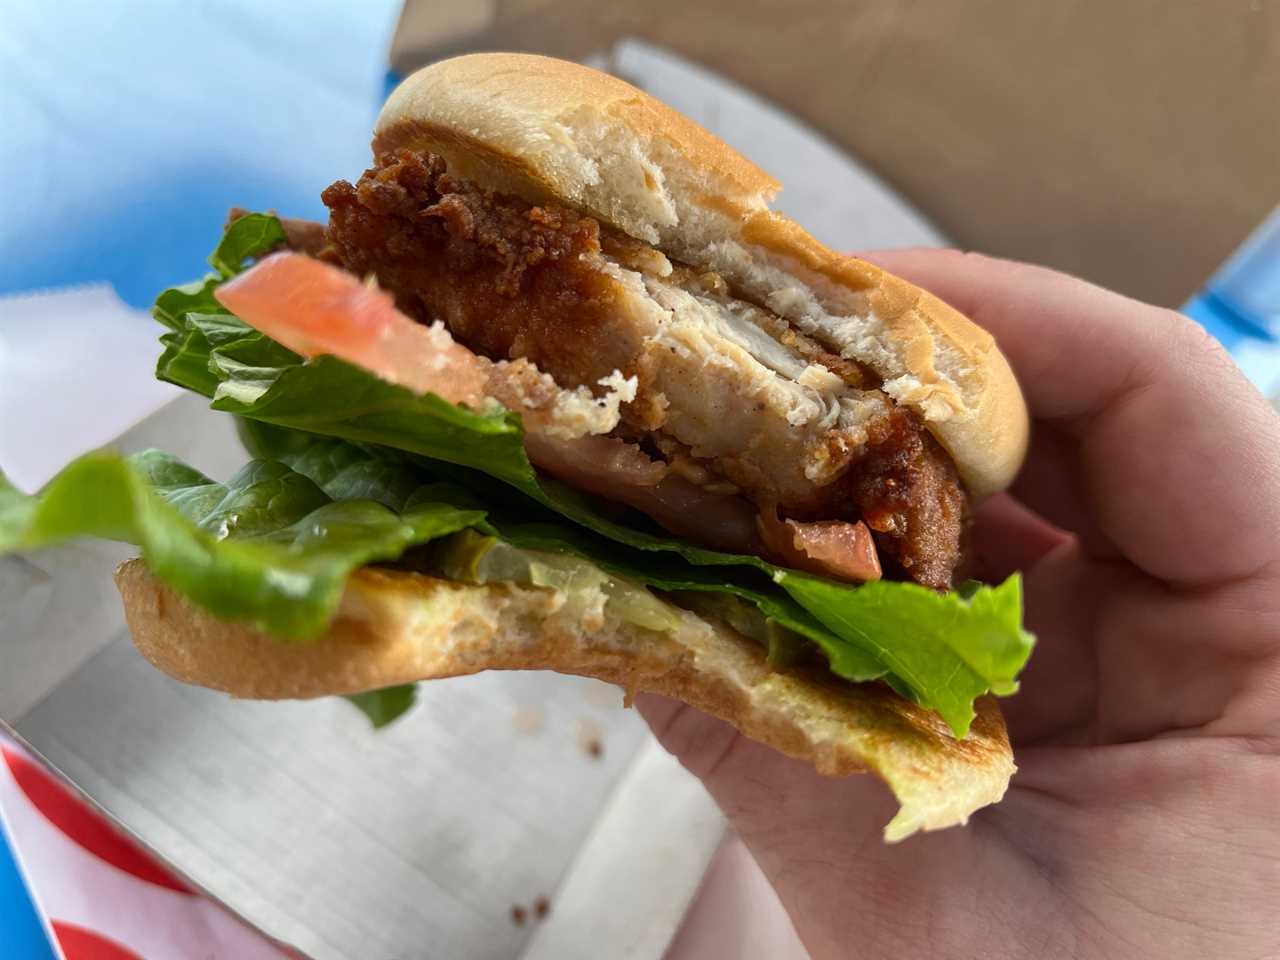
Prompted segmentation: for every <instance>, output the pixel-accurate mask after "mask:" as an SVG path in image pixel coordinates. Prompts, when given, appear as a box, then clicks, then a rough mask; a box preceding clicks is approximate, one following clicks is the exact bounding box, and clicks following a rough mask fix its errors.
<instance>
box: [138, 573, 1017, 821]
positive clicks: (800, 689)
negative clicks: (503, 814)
mask: <svg viewBox="0 0 1280 960" xmlns="http://www.w3.org/2000/svg"><path fill="white" fill-rule="evenodd" d="M116 583H117V586H118V587H119V590H120V594H121V596H122V597H123V599H124V606H125V615H126V619H127V620H128V623H129V628H130V630H131V631H132V633H133V638H134V643H135V644H136V645H137V647H138V649H139V650H140V651H141V652H142V654H143V656H145V657H146V658H147V659H148V660H150V661H151V662H152V663H153V664H155V665H156V666H157V667H159V668H160V669H161V670H163V671H164V672H165V673H168V674H170V675H171V676H174V677H176V678H177V679H179V680H182V681H184V682H187V683H194V684H199V685H201V686H206V687H212V688H214V689H217V690H223V691H226V692H228V693H231V694H233V695H235V696H240V697H250V698H256V699H281V698H298V697H318V696H326V695H330V694H339V693H356V692H360V691H364V690H373V689H378V688H381V687H387V686H392V685H395V684H400V683H409V682H412V681H416V680H427V679H438V678H444V677H455V676H461V675H465V674H472V673H478V672H480V671H482V670H528V669H542V670H554V671H557V672H560V673H572V674H579V675H582V676H589V677H597V678H599V679H601V680H606V681H608V682H610V683H616V684H619V685H620V686H622V687H624V688H625V689H626V691H627V694H628V697H630V696H631V695H634V694H635V693H638V692H654V693H661V694H665V695H667V696H672V697H677V698H679V699H681V700H683V701H685V702H686V703H689V704H691V705H693V706H695V707H697V708H698V709H700V710H703V711H705V712H707V713H709V714H711V715H713V716H717V717H720V718H722V719H724V720H727V721H728V722H729V723H732V724H733V725H734V726H735V727H737V729H738V730H740V731H741V732H742V733H743V734H745V735H746V736H748V737H750V738H752V739H755V740H759V741H761V742H763V743H766V744H768V745H769V746H771V747H774V748H775V749H777V750H780V751H782V752H783V753H785V754H788V755H789V756H792V757H795V758H797V759H800V760H803V761H806V762H808V763H811V764H813V765H814V767H815V768H816V769H817V770H818V772H819V773H822V774H826V775H828V776H843V775H846V774H851V773H858V772H864V771H871V772H874V773H876V774H877V775H879V776H880V777H881V778H882V779H883V780H885V781H886V783H888V785H889V787H890V789H892V790H893V792H894V794H895V796H896V797H897V798H898V802H899V803H900V805H901V810H900V811H899V813H898V815H897V816H896V817H895V818H894V819H893V821H892V822H891V823H890V824H889V825H888V826H887V827H886V829H885V836H886V839H888V840H897V839H901V838H902V837H905V836H907V835H909V834H911V833H913V832H915V831H916V830H933V829H939V828H942V827H946V826H951V825H953V824H956V823H963V822H964V821H965V820H966V819H967V818H968V816H969V815H970V814H971V813H972V812H973V811H975V810H977V809H978V808H980V807H983V806H986V805H987V804H990V803H995V802H996V801H998V800H999V799H1000V798H1001V797H1002V796H1003V795H1004V792H1005V789H1006V787H1007V785H1008V782H1009V778H1010V777H1011V776H1012V774H1013V772H1014V765H1013V758H1012V753H1011V751H1010V748H1009V740H1008V737H1007V735H1006V732H1005V727H1004V721H1003V719H1002V717H1001V715H1000V711H999V708H998V707H997V706H996V705H995V703H994V701H991V700H989V699H984V700H983V701H980V702H979V704H978V718H977V720H976V721H975V722H974V725H973V729H972V731H971V733H970V734H969V736H968V737H967V738H966V739H964V740H959V741H958V740H956V739H954V738H953V737H952V736H951V734H950V732H949V730H948V729H947V727H946V725H945V724H943V723H942V721H941V720H940V719H939V718H938V717H937V715H936V714H934V713H933V712H932V711H928V710H924V709H921V708H920V707H917V706H915V705H914V704H912V703H909V702H908V701H906V700H904V699H903V698H901V697H899V696H897V695H896V694H894V693H893V692H892V691H890V690H888V688H886V687H883V686H881V685H879V684H858V685H852V684H845V683H834V682H829V681H828V680H827V679H826V678H823V677H816V676H810V675H807V674H803V673H795V672H781V671H775V670H772V669H771V668H770V667H769V666H768V665H767V663H766V662H765V658H764V655H763V652H762V651H761V649H760V648H759V646H758V645H756V644H754V643H752V642H751V641H749V640H746V639H744V638H742V637H741V636H740V635H738V634H736V633H734V632H733V631H732V630H729V629H728V628H726V627H723V626H719V625H716V624H712V623H709V622H707V621H705V620H702V619H700V618H698V617H696V616H694V615H693V614H692V613H688V612H687V611H678V612H679V615H680V619H681V625H680V627H679V628H678V629H676V630H673V631H671V632H669V633H655V632H653V631H649V630H644V629H641V628H638V627H635V626H632V625H630V624H628V623H626V622H623V621H620V620H617V619H616V618H612V617H610V616H609V615H608V614H607V612H606V611H605V608H604V606H603V604H600V605H598V606H593V605H592V604H590V603H588V604H586V605H585V606H584V605H583V604H581V603H571V602H568V601H567V598H566V596H565V595H563V594H561V593H559V592H557V591H554V590H549V589H543V588H534V587H519V586H514V585H509V584H502V585H490V586H472V585H467V584H460V583H455V582H450V581H444V580H440V579H436V578H433V577H429V576H425V575H423V574H417V573H409V572H402V571H393V570H382V569H375V568H366V569H363V570H360V571H358V572H357V573H355V574H354V575H353V576H352V577H351V579H350V581H349V582H348V584H347V589H346V593H345V594H344V596H343V600H342V604H341V607H340V610H339V613H338V616H337V618H336V620H335V621H334V623H333V625H332V627H331V628H330V630H329V632H328V633H327V634H325V635H324V636H323V637H322V638H320V639H319V640H317V641H314V642H308V643H290V642H286V641H281V640H277V639H273V638H271V637H268V636H266V635H264V634H262V633H260V632H257V631H255V630H253V629H250V628H248V627H245V626H243V625H236V624H230V623H227V622H224V621H221V620H218V619H216V618H215V617H213V616H212V615H211V614H208V613H206V612H205V611H203V610H201V609H199V608H197V607H195V606H194V605H192V604H191V603H189V602H188V601H187V600H185V599H183V598H182V597H180V596H179V595H177V594H176V593H174V592H173V591H172V590H170V589H169V588H168V587H166V586H164V585H163V584H161V583H160V582H159V581H158V580H156V579H155V577H153V576H152V574H151V572H150V571H149V570H148V568H147V566H146V564H145V563H144V562H143V561H141V560H133V561H130V562H128V563H125V564H123V565H122V566H121V567H120V568H119V570H118V571H117V572H116ZM673 609H675V608H673Z"/></svg>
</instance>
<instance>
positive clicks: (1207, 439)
mask: <svg viewBox="0 0 1280 960" xmlns="http://www.w3.org/2000/svg"><path fill="white" fill-rule="evenodd" d="M867 259H869V260H872V261H873V262H875V263H878V264H880V265H881V266H883V267H885V268H886V269H888V270H890V271H891V272H894V273H898V274H901V275H902V276H904V277H906V278H907V279H910V280H912V281H913V282H915V283H918V284H919V285H921V286H923V287H925V288H926V289H928V290H931V291H934V292H935V293H936V295H937V296H939V297H941V298H942V299H944V300H946V301H948V302H949V303H951V304H952V305H954V306H955V307H956V308H957V309H959V310H961V311H962V312H964V313H967V314H968V315H969V316H970V317H972V318H973V319H974V321H975V322H977V323H978V324H979V325H981V326H983V327H985V328H986V329H987V330H988V331H990V332H991V333H992V334H993V335H994V336H995V338H996V341H997V343H998V344H999V345H1000V348H1001V350H1002V351H1003V352H1004V353H1005V355H1006V356H1007V357H1008V358H1009V361H1010V363H1011V364H1012V366H1013V368H1014V370H1015V372H1016V373H1017V374H1018V377H1019V380H1020V382H1021V384H1022V388H1023V391H1024V393H1025V395H1026V398H1027V403H1028V406H1029V408H1030V410H1031V414H1032V416H1033V417H1034V418H1036V419H1037V420H1049V421H1052V422H1054V423H1056V424H1057V425H1058V426H1059V428H1060V429H1061V430H1063V431H1064V432H1065V433H1066V434H1067V435H1069V436H1071V437H1072V438H1074V440H1075V441H1076V443H1077V444H1078V454H1079V467H1078V478H1079V494H1080V499H1081V502H1082V503H1084V504H1085V506H1086V508H1087V510H1088V511H1089V512H1090V514H1091V515H1092V516H1093V517H1094V518H1095V520H1096V523H1097V526H1098V529H1099V530H1101V532H1102V533H1103V534H1104V535H1105V536H1106V537H1107V539H1109V540H1110V541H1111V542H1113V543H1114V544H1115V545H1116V547H1117V548H1118V549H1120V550H1121V551H1122V552H1123V553H1124V555H1125V556H1126V557H1128V558H1129V559H1130V560H1131V561H1132V562H1134V563H1135V564H1137V565H1138V566H1139V567H1140V568H1142V569H1143V570H1145V571H1146V572H1148V573H1150V574H1152V575H1153V576H1156V577H1159V578H1160V579H1162V580H1166V581H1168V582H1170V583H1173V584H1176V585H1181V586H1204V585H1209V584H1214V583H1221V582H1224V581H1228V580H1233V579H1236V578H1240V577H1246V576H1249V575H1251V574H1254V573H1256V572H1258V571H1260V570H1262V569H1263V568H1268V569H1270V570H1273V571H1274V570H1275V569H1276V568H1277V567H1280V563H1278V562H1277V556H1278V555H1280V538H1277V537H1276V536H1275V530H1277V529H1280V418H1277V417H1276V415H1275V412H1274V411H1273V410H1272V409H1271V408H1270V406H1269V405H1268V404H1267V403H1266V401H1265V400H1263V399H1262V397H1261V395H1260V394H1259V393H1258V392H1257V390H1256V389H1254V388H1253V387H1252V386H1250V385H1249V383H1248V382H1247V381H1246V380H1245V379H1244V377H1243V375H1242V374H1241V373H1240V372H1239V370H1238V369H1237V368H1236V367H1235V365H1234V364H1233V363H1232V362H1231V360H1230V358H1229V357H1227V355H1226V353H1225V352H1224V351H1223V350H1222V349H1221V347H1220V346H1218V345H1217V344H1216V343H1215V342H1214V341H1212V339H1211V338H1210V337H1209V336H1208V335H1207V334H1206V333H1205V332H1204V331H1203V329H1202V328H1200V327H1199V326H1198V325H1196V324H1195V323H1193V322H1192V321H1190V320H1188V319H1186V318H1185V317H1182V316H1180V315H1178V314H1176V313H1173V312H1172V311H1168V310H1162V309H1159V308H1156V307H1151V306H1148V305H1145V304H1142V303H1139V302H1137V301H1134V300H1130V299H1128V298H1127V297H1123V296H1120V295H1119V294H1115V293H1110V292H1108V291H1106V290H1103V289H1101V288H1099V287H1095V286H1093V285H1092V284H1089V283H1085V282H1084V281H1082V280H1078V279H1075V278H1073V277H1069V276H1066V275H1064V274H1059V273H1055V272H1053V271H1051V270H1046V269H1043V268H1039V267H1032V266H1027V265H1025V264H1017V263H1012V262H1008V261H1002V260H993V259H990V258H987V257H982V256H979V255H975V254H964V253H959V252H956V251H944V250H907V251H893V252H889V253H876V254H871V255H868V257H867Z"/></svg>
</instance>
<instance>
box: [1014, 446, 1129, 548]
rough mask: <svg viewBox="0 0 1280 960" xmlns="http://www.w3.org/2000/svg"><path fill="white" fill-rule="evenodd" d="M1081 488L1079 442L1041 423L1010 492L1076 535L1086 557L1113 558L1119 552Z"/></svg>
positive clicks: (1057, 525)
mask: <svg viewBox="0 0 1280 960" xmlns="http://www.w3.org/2000/svg"><path fill="white" fill-rule="evenodd" d="M1083 490H1084V484H1083V482H1082V480H1081V477H1080V451H1079V444H1078V443H1077V442H1076V440H1075V439H1074V438H1073V437H1070V436H1068V435H1066V434H1064V433H1063V432H1062V431H1060V430H1058V429H1057V428H1056V427H1054V425H1053V424H1051V423H1048V422H1041V423H1040V424H1038V425H1037V426H1036V428H1035V429H1034V430H1033V431H1032V435H1031V445H1030V448H1029V449H1028V450H1027V459H1026V462H1025V463H1024V464H1023V467H1022V470H1021V471H1020V472H1019V474H1018V476H1017V478H1016V479H1015V480H1014V482H1013V486H1012V487H1011V488H1010V492H1011V493H1012V494H1013V495H1014V496H1015V497H1017V498H1018V500H1020V501H1021V502H1022V503H1024V504H1026V505H1027V507H1029V508H1030V509H1032V510H1034V511H1035V512H1036V513H1037V514H1039V515H1040V516H1042V517H1044V518H1045V520H1047V521H1048V522H1050V523H1051V524H1053V525H1054V526H1056V527H1059V528H1060V529H1062V530H1069V531H1071V532H1072V533H1073V534H1075V535H1076V537H1077V538H1078V539H1079V540H1080V543H1081V546H1082V548H1083V549H1084V551H1085V553H1086V554H1088V555H1089V556H1091V557H1094V558H1099V559H1109V558H1114V557H1116V556H1117V555H1118V554H1119V551H1118V550H1117V548H1116V545H1115V544H1114V543H1112V542H1111V540H1110V538H1108V537H1107V535H1106V534H1105V533H1103V532H1102V530H1101V528H1100V527H1099V526H1098V521H1097V519H1096V517H1095V512H1094V510H1093V509H1092V508H1091V507H1090V506H1089V504H1088V503H1087V502H1086V501H1085V496H1084V492H1083Z"/></svg>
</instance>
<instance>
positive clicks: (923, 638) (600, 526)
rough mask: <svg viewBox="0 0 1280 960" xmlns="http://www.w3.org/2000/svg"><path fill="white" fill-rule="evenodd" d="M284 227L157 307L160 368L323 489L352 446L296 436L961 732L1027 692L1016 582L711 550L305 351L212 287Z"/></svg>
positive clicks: (251, 236) (418, 401)
mask: <svg viewBox="0 0 1280 960" xmlns="http://www.w3.org/2000/svg"><path fill="white" fill-rule="evenodd" d="M273 224H274V226H273ZM282 236H283V231H282V230H281V229H280V228H279V225H278V223H276V222H275V220H274V218H272V217H266V216H263V215H261V214H255V215H251V216H248V217H244V218H242V219H241V220H238V221H237V222H236V223H235V224H233V225H232V226H231V227H230V228H229V229H228V231H227V232H226V235H225V236H224V238H223V240H222V242H221V243H220V244H219V248H218V250H217V251H215V253H214V255H213V256H212V257H211V258H210V262H211V263H212V264H213V265H214V267H215V269H216V270H217V271H218V274H217V275H210V276H209V277H206V278H204V279H203V280H201V281H199V282H197V283H195V284H188V285H186V286H184V287H178V288H174V289H172V290H167V291H165V292H164V293H163V294H161V296H160V297H159V298H158V299H157V302H156V307H155V314H156V317H157V319H158V320H159V321H160V322H161V323H162V324H164V325H165V326H166V328H167V330H166V332H165V334H164V335H163V336H162V338H161V340H162V343H163V344H164V351H163V353H162V355H161V358H160V361H159V363H158V365H157V375H158V376H159V377H161V378H162V379H165V380H169V381H170V382H173V383H177V384H179V385H180V386H183V387H186V388H187V389H190V390H194V391H196V392H199V393H202V394H204V395H205V396H207V397H209V398H210V399H211V401H212V406H213V408H214V409H217V410H223V411H226V412H228V413H232V414H235V415H236V416H238V417H240V418H242V422H243V423H244V424H245V425H246V426H245V429H244V431H243V432H244V433H246V434H248V435H251V436H250V445H251V449H252V444H253V443H258V444H259V445H260V446H261V447H264V448H269V449H268V450H266V451H265V452H266V455H268V456H274V457H276V458H277V459H282V460H284V461H285V462H288V463H290V464H291V465H292V466H293V467H294V469H298V470H301V471H302V472H304V473H307V475H308V476H310V477H311V479H312V480H313V482H315V483H316V484H317V485H318V486H320V487H321V488H326V481H325V479H324V478H323V477H322V476H320V474H318V473H315V471H314V470H313V469H312V468H311V467H309V466H307V463H308V461H306V460H304V459H299V458H302V457H304V456H307V455H308V453H307V451H308V450H310V453H309V456H310V457H312V458H314V459H316V460H323V458H324V457H333V456H338V457H339V458H341V457H350V456H353V454H351V453H343V454H338V453H336V452H335V451H336V449H337V448H335V447H323V446H320V447H315V448H314V449H312V448H311V447H310V446H309V444H308V443H307V441H306V440H305V438H300V434H299V433H298V432H301V433H302V434H312V435H317V436H320V437H327V438H331V439H336V440H341V441H346V442H347V445H348V446H350V447H351V449H353V450H356V451H362V452H363V454H372V455H374V458H375V459H380V460H383V461H385V462H387V463H389V464H392V465H393V466H394V468H395V469H396V470H400V471H409V475H413V476H417V477H418V478H419V479H421V478H422V476H423V475H430V476H433V477H435V478H437V479H447V480H452V481H455V482H459V483H460V484H461V485H462V486H464V487H465V488H466V489H467V490H468V491H471V492H472V493H473V494H475V495H478V496H479V498H480V501H481V503H482V505H483V507H484V508H485V509H486V510H488V511H489V516H488V520H487V521H486V523H487V524H488V525H489V529H492V530H495V531H498V532H500V533H501V534H502V536H503V537H504V538H507V539H510V540H511V541H512V542H513V543H516V544H517V545H521V544H523V545H527V546H529V547H530V548H531V549H534V548H536V549H553V550H555V549H558V550H563V551H567V552H577V551H583V550H587V551H589V555H591V556H592V557H593V558H595V559H596V560H597V561H598V562H599V563H600V564H601V566H603V567H605V568H606V569H609V570H612V571H614V572H616V573H619V574H623V575H628V576H632V577H637V578H639V579H641V580H643V582H645V583H647V584H650V585H651V586H654V587H656V588H659V589H664V590H686V591H687V590H702V591H708V592H722V593H731V594H733V595H735V596H737V597H739V598H741V599H742V600H745V601H747V602H749V603H752V604H754V605H755V606H756V607H757V609H758V610H759V611H760V612H761V613H762V614H763V615H765V616H766V617H767V618H768V619H770V620H772V621H774V622H776V623H778V624H780V625H781V626H784V627H785V628H787V629H788V630H790V631H792V632H794V633H796V634H799V635H801V636H803V637H805V638H807V639H809V640H810V641H812V642H813V643H814V644H816V645H817V646H818V647H819V648H820V649H821V650H822V651H823V653H824V654H825V656H826V657H827V660H828V662H829V663H830V666H831V669H832V671H833V672H835V673H836V674H838V675H839V676H842V677H845V678H846V679H849V680H855V681H861V680H869V679H875V678H883V679H884V680H885V681H886V682H888V683H890V684H891V685H892V686H893V687H894V688H895V689H896V690H898V691H899V692H900V693H902V694H903V695H905V696H909V697H911V698H912V699H914V700H916V701H917V702H918V703H920V704H922V705H924V706H926V707H930V708H932V709H934V710H937V711H938V712H939V714H941V715H942V717H943V718H944V719H945V720H946V721H947V723H948V724H949V725H950V726H951V728H952V729H953V730H954V731H955V732H956V734H957V735H963V733H964V732H965V731H967V730H968V727H969V723H970V722H971V721H972V719H973V716H974V711H973V700H974V698H975V697H977V696H980V695H982V694H983V693H986V692H988V691H990V692H994V693H997V694H1007V693H1011V692H1013V691H1014V690H1015V689H1016V676H1017V674H1018V672H1019V670H1020V669H1021V668H1022V666H1023V665H1024V664H1025V662H1026V659H1027V657H1028V656H1029V654H1030V650H1031V646H1032V643H1033V638H1032V637H1031V635H1030V634H1029V633H1027V632H1026V631H1025V630H1023V629H1022V627H1021V586H1020V584H1019V582H1018V580H1017V579H1016V577H1015V578H1012V579H1011V580H1009V581H1007V582H1006V583H1004V584H1003V585H1001V586H999V587H978V588H976V589H975V590H974V591H973V592H972V593H970V594H962V593H959V592H957V593H951V594H948V595H945V596H942V595H938V594H935V593H933V592H932V591H930V590H927V589H925V588H923V587H919V586H916V585H914V584H908V583H888V582H880V583H874V584H867V585H864V586H860V587H859V586H852V585H849V584H843V583H835V582H832V581H828V580H824V579H822V578H819V577H814V576H811V575H809V574H804V573H799V572H796V571H793V570H787V569H783V568H780V567H777V566H774V565H772V564H769V563H767V562H765V561H763V560H761V559H759V558H758V557H747V556H737V555H732V554H725V553H719V552H716V551H712V550H705V549H702V548H700V547H696V546H693V545H691V544H689V543H686V542H684V541H681V540H679V539H677V538H673V537H671V536H670V535H668V534H666V533H665V532H664V531H661V530H660V529H658V528H656V527H655V526H654V525H653V524H652V523H651V522H650V521H649V520H648V519H647V518H644V517H641V516H639V515H638V514H632V515H620V514H619V512H618V511H617V509H616V508H615V506H614V505H611V504H603V503H601V502H599V501H597V500H595V499H594V498H591V497H589V496H585V495H583V494H580V493H578V492H577V491H575V490H572V489H570V488H568V487H566V486H564V485H563V484H560V483H558V482H556V481H554V480H551V479H549V478H546V477H540V476H539V475H538V474H537V473H536V472H535V470H534V468H533V466H532V465H531V464H530V462H529V460H528V458H527V456H526V455H525V451H524V444H523V436H522V431H521V426H520V421H519V418H518V417H517V416H515V415H514V414H511V413H507V412H501V411H496V412H495V411H472V410H468V409H466V408H462V407H458V406H454V405H453V404H450V403H447V402H446V401H444V400H442V399H441V398H439V397H436V396H434V395H430V394H428V395H425V396H424V395H419V394H416V393H414V392H412V391H410V390H407V389H405V388H403V387H399V386H396V385H394V384H389V383H386V382H384V381H382V380H379V379H378V378H377V377H375V376H373V375H371V374H369V373H367V372H365V371H364V370H362V369H360V368H358V367H355V366H353V365H351V364H348V363H345V362H343V361H341V360H338V359H337V358H334V357H328V356H324V357H318V358H316V359H313V360H304V359H303V358H301V357H299V356H297V355H296V354H293V353H292V352H290V351H288V350H286V349H285V348H283V347H282V346H280V345H279V344H276V343H275V342H274V341H272V340H271V339H270V338H268V337H266V336H264V335H262V334H261V333H258V332H257V331H256V330H254V329H253V328H251V327H249V326H248V325H246V324H244V323H243V322H241V321H239V320H238V319H236V318H235V317H233V316H232V315H231V314H229V313H228V312H227V311H226V310H224V309H222V308H221V306H220V305H219V304H218V303H217V300H216V299H215V297H214V295H213V291H214V289H215V288H216V285H217V283H218V282H219V279H220V278H221V277H228V276H231V275H233V274H234V273H235V272H237V271H238V270H239V269H240V267H241V265H242V264H243V263H244V262H245V260H246V259H248V258H250V257H253V256H257V255H259V254H261V253H263V252H266V251H267V250H270V249H272V248H274V247H275V246H277V245H278V244H279V243H280V241H281V237H282ZM255 431H256V433H257V436H256V438H255V437H253V436H252V435H253V434H254V433H255ZM273 431H274V432H273ZM281 444H284V445H287V446H290V447H291V448H292V452H291V453H290V452H288V451H285V450H282V449H279V448H280V445H281ZM258 452H259V454H260V455H261V454H262V453H264V451H263V450H260V451H258ZM361 469H369V468H368V467H364V468H361ZM388 469H389V468H388ZM415 471H416V474H415V473H414V472H415ZM494 480H497V481H500V483H494V482H493V481H494ZM410 482H411V481H409V480H405V481H403V483H405V484H408V483H410ZM326 489H327V488H326ZM329 493H330V495H332V490H329ZM563 519H569V520H571V521H573V522H574V524H576V525H577V528H578V529H573V528H571V527H566V526H565V525H564V524H563V523H562V522H561V521H562V520H563Z"/></svg>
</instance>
